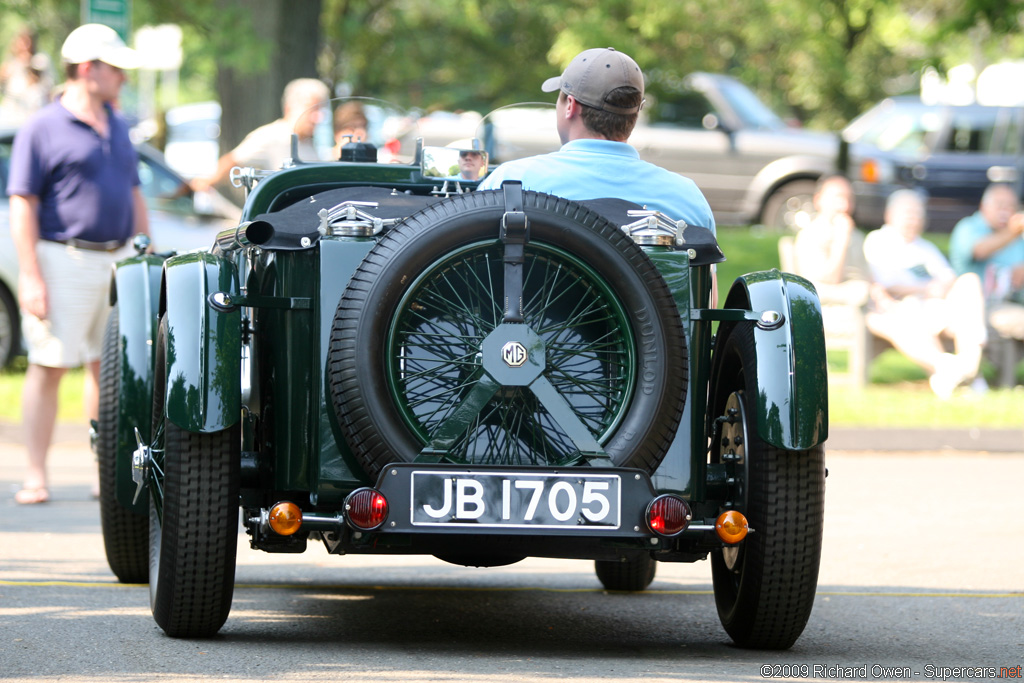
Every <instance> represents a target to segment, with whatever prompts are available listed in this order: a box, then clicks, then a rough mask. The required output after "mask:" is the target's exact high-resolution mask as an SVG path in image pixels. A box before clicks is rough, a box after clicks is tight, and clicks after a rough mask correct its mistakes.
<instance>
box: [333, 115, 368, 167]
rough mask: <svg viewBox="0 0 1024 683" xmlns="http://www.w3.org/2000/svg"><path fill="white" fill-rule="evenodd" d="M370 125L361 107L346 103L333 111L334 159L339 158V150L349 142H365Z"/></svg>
mask: <svg viewBox="0 0 1024 683" xmlns="http://www.w3.org/2000/svg"><path fill="white" fill-rule="evenodd" d="M369 125H370V121H369V119H368V118H367V117H366V111H365V110H364V109H363V105H362V103H360V102H357V101H351V102H346V103H344V104H343V105H341V106H340V107H338V108H337V109H335V110H334V158H335V159H340V158H341V148H342V147H344V146H345V145H346V144H348V143H349V142H366V141H367V140H366V135H367V133H366V129H367V127H368V126H369Z"/></svg>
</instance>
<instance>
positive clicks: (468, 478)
mask: <svg viewBox="0 0 1024 683" xmlns="http://www.w3.org/2000/svg"><path fill="white" fill-rule="evenodd" d="M621 489H622V487H621V482H620V480H619V475H617V474H533V473H518V472H495V473H493V474H491V473H481V472H460V473H453V472H429V471H414V472H412V491H411V494H412V518H411V522H412V524H413V526H440V527H451V526H467V527H519V528H530V529H536V528H566V527H573V528H578V529H618V528H619V525H620V524H621V519H620V518H621V511H622V501H621Z"/></svg>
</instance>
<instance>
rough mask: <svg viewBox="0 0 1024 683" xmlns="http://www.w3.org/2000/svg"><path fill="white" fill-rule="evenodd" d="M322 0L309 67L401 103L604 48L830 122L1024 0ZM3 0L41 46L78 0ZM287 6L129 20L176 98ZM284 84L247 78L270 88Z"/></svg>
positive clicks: (9, 27) (157, 6)
mask: <svg viewBox="0 0 1024 683" xmlns="http://www.w3.org/2000/svg"><path fill="white" fill-rule="evenodd" d="M303 2H304V3H308V2H313V0H303ZM317 2H318V6H319V7H320V20H319V26H311V27H309V30H308V31H305V32H301V33H302V34H303V35H305V36H307V38H308V39H313V40H316V36H317V33H318V31H319V34H320V38H319V41H320V48H319V58H318V60H317V71H318V73H319V75H320V76H321V77H322V78H324V79H325V80H327V81H328V82H331V83H335V84H345V86H347V88H348V89H349V90H351V92H352V93H354V94H359V95H371V96H375V97H381V98H385V99H389V100H392V101H394V102H396V103H398V104H400V105H406V106H419V107H444V108H448V109H478V110H484V111H487V110H490V109H492V108H494V107H497V106H500V105H503V104H509V103H512V102H523V101H529V100H535V99H539V98H545V99H550V97H549V96H545V95H542V94H541V93H540V91H539V84H540V82H541V81H542V80H543V79H544V78H546V77H548V76H550V75H552V74H554V73H557V72H558V71H559V70H560V69H561V68H562V67H563V66H564V65H565V64H566V63H567V62H568V61H569V60H570V59H571V58H572V57H573V55H575V54H576V53H577V52H579V51H580V50H582V49H584V48H587V47H594V46H604V45H610V46H614V47H616V48H618V49H621V50H624V51H627V52H629V53H630V54H632V55H633V56H634V57H635V58H636V59H637V61H638V62H639V63H640V64H641V65H642V66H643V67H644V68H645V71H646V73H647V75H648V77H649V80H650V89H651V91H652V94H654V95H657V94H658V93H659V92H665V91H670V90H672V89H677V88H678V87H679V84H680V82H681V80H682V78H683V77H684V76H685V75H687V74H688V73H691V72H693V71H698V70H701V71H714V72H725V73H729V74H732V75H733V76H736V77H737V78H739V79H740V80H742V81H744V82H746V83H748V84H749V85H751V86H752V87H753V88H754V89H755V90H757V92H758V93H759V94H760V95H761V96H762V97H763V98H765V99H766V100H767V101H768V102H769V103H770V104H771V105H772V106H773V107H774V108H775V109H776V110H778V111H780V113H783V114H789V113H792V114H795V118H797V119H799V120H802V121H803V122H804V123H805V124H806V125H809V126H811V127H817V128H824V129H835V128H837V127H839V126H841V125H842V124H844V123H845V122H847V121H848V120H849V119H851V118H852V117H853V116H855V115H856V114H858V113H860V112H861V111H864V110H865V109H866V108H867V107H869V106H870V105H871V104H873V103H874V102H875V101H877V100H878V99H880V98H881V97H883V96H885V95H888V94H894V93H897V92H905V91H908V90H913V89H914V88H916V86H917V74H918V73H919V71H920V69H921V68H922V67H923V66H925V65H927V64H931V65H934V66H937V67H938V68H939V69H940V70H945V69H946V68H948V67H950V66H952V65H954V64H956V63H961V62H964V61H969V62H971V63H973V64H974V65H975V67H976V68H981V67H983V66H985V65H986V64H988V63H992V62H995V61H999V60H1002V59H1013V58H1021V57H1024V32H1022V31H1020V27H1021V16H1022V13H1024V0H966V1H962V0H909V1H908V2H897V1H896V0H843V1H840V0H826V2H820V1H818V0H781V1H780V0H748V1H747V2H744V3H743V5H742V8H741V10H737V6H735V5H734V4H729V3H721V2H714V1H713V0H687V1H686V2H664V1H663V0H602V1H601V2H598V3H594V2H592V1H591V0H564V1H563V2H560V3H546V2H539V1H538V0H489V1H488V2H484V1H483V0H317ZM4 4H5V11H4V15H3V17H2V18H0V38H4V39H7V40H9V38H10V36H11V35H13V32H14V31H15V30H16V28H17V26H18V25H20V23H21V22H23V21H26V20H27V21H29V22H31V23H33V24H35V25H36V26H37V27H38V28H39V29H40V32H41V46H42V47H43V49H45V50H47V51H49V52H50V53H51V54H54V53H55V52H57V51H59V46H60V42H61V41H62V40H63V37H64V36H65V35H67V33H68V31H70V30H71V29H72V28H73V27H74V25H75V24H76V23H77V17H78V16H79V5H80V3H79V2H78V1H77V0H7V1H6V2H5V3H4ZM305 6H307V5H305V4H304V5H303V7H305ZM309 6H310V7H312V5H309ZM288 7H289V5H288V3H285V2H284V0H251V1H249V2H243V1H242V0H214V1H213V2H210V1H209V0H136V1H135V2H134V3H133V11H134V23H135V25H136V26H141V25H144V24H153V23H164V22H174V23H178V24H180V25H181V26H182V28H183V31H184V34H185V53H186V59H185V64H184V66H183V69H182V76H181V78H182V81H181V82H182V88H181V92H182V98H183V100H185V101H190V100H196V99H202V98H204V97H207V96H209V95H210V94H211V93H213V92H214V91H215V90H216V87H215V85H214V83H215V79H216V73H217V71H218V69H220V70H234V71H237V72H238V73H239V74H242V75H246V74H249V75H251V74H263V73H273V72H274V70H275V69H279V68H281V65H280V61H281V56H280V55H277V54H276V52H277V47H278V44H277V42H276V41H275V43H274V44H273V45H268V43H267V40H268V36H273V35H274V33H273V26H272V24H273V23H274V20H273V17H274V16H280V14H279V13H280V12H282V11H284V12H288V9H287V8H288ZM291 7H294V5H291ZM282 8H283V9H282ZM275 12H277V13H278V14H276V15H275ZM292 14H295V13H294V12H293V13H292ZM292 33H295V30H294V29H292V28H291V27H289V34H292ZM284 57H287V55H284ZM279 81H280V79H279V78H277V79H275V78H266V79H262V80H260V81H257V82H256V84H257V87H261V86H263V87H266V88H267V93H265V96H266V97H268V98H272V99H274V100H275V101H276V99H277V98H278V97H279V95H280V93H279V92H274V91H273V90H279V88H277V85H278V82H279ZM342 89H343V90H344V88H342ZM226 106H227V107H230V106H231V104H230V103H226Z"/></svg>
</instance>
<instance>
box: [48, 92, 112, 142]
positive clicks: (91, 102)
mask: <svg viewBox="0 0 1024 683" xmlns="http://www.w3.org/2000/svg"><path fill="white" fill-rule="evenodd" d="M60 103H61V105H63V107H64V108H65V109H67V110H68V111H69V112H71V113H72V114H74V115H75V116H76V117H77V118H78V119H79V120H81V121H83V122H84V123H87V124H88V125H90V126H92V127H93V128H94V129H96V131H97V132H98V133H100V135H103V136H106V134H107V130H108V128H109V125H108V124H109V120H108V115H107V108H106V106H105V105H106V103H105V102H104V101H103V100H102V99H101V98H99V97H97V96H95V95H94V94H92V93H90V92H89V90H88V88H87V87H86V84H85V82H84V81H69V82H68V84H67V86H66V87H65V88H64V93H63V94H62V95H61V98H60Z"/></svg>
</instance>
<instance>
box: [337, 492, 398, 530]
mask: <svg viewBox="0 0 1024 683" xmlns="http://www.w3.org/2000/svg"><path fill="white" fill-rule="evenodd" d="M387 518H388V500H387V498H385V497H384V495H383V494H382V493H381V492H380V491H378V490H377V489H371V488H361V489H356V490H355V491H353V492H352V493H350V494H348V498H346V499H345V519H346V520H347V521H348V523H349V524H350V525H351V526H352V527H353V528H355V529H359V530H360V531H373V530H374V529H376V528H378V527H379V526H380V525H381V524H383V523H384V520H386V519H387Z"/></svg>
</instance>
